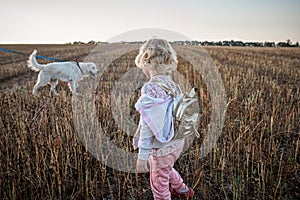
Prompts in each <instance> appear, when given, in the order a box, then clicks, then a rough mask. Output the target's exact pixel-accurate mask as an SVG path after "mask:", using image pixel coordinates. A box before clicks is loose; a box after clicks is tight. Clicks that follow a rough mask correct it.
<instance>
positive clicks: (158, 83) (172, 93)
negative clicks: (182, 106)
mask: <svg viewBox="0 0 300 200" xmlns="http://www.w3.org/2000/svg"><path fill="white" fill-rule="evenodd" d="M151 82H153V83H156V84H157V85H158V86H159V87H160V88H161V89H163V90H164V91H165V92H166V93H167V94H168V95H170V96H171V97H173V98H175V97H176V95H175V94H174V92H173V91H172V90H170V88H168V86H167V85H166V84H164V83H162V82H159V81H155V80H154V81H153V80H152V81H151Z"/></svg>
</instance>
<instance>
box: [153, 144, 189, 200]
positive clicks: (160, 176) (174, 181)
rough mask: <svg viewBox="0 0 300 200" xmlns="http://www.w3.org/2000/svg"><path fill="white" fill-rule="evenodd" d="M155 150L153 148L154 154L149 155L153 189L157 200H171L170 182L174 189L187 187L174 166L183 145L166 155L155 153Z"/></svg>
mask: <svg viewBox="0 0 300 200" xmlns="http://www.w3.org/2000/svg"><path fill="white" fill-rule="evenodd" d="M155 151H156V150H152V154H150V157H149V165H150V185H151V190H152V193H153V197H154V199H155V200H169V199H171V193H170V191H169V184H171V187H172V188H174V189H181V188H184V187H185V184H184V183H183V180H182V178H181V176H180V175H179V173H178V172H177V171H176V170H175V169H174V168H173V166H174V163H175V161H176V160H177V159H178V157H179V155H180V153H181V151H182V147H181V148H178V149H177V150H176V151H175V152H173V153H170V154H168V155H164V156H158V155H155Z"/></svg>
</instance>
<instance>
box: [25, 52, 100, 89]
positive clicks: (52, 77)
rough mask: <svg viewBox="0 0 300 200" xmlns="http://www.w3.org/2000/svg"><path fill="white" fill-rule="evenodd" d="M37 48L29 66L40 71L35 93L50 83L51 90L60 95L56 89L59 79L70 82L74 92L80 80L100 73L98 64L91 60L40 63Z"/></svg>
mask: <svg viewBox="0 0 300 200" xmlns="http://www.w3.org/2000/svg"><path fill="white" fill-rule="evenodd" d="M36 52H37V51H36V50H34V51H33V53H32V54H31V55H30V57H29V60H28V67H29V68H31V69H32V70H34V71H40V73H39V75H38V80H37V83H36V84H35V86H34V89H33V92H32V93H33V94H34V95H36V94H37V90H38V89H39V88H40V87H42V86H44V85H46V84H47V83H49V84H50V85H51V91H52V92H53V93H54V94H55V95H59V94H58V93H57V91H56V85H57V84H58V80H61V81H64V82H68V83H69V87H70V90H71V91H72V93H73V94H78V93H77V92H76V88H77V83H78V81H80V80H82V79H83V77H85V76H88V75H93V76H94V75H96V74H98V73H99V70H98V69H97V67H96V65H95V64H94V63H91V62H53V63H48V64H44V65H43V64H39V63H38V62H37V61H36Z"/></svg>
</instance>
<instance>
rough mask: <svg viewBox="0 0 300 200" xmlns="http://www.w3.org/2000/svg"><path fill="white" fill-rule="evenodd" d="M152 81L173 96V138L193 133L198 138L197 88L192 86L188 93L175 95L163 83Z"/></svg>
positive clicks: (184, 136)
mask: <svg viewBox="0 0 300 200" xmlns="http://www.w3.org/2000/svg"><path fill="white" fill-rule="evenodd" d="M154 82H155V83H156V84H157V85H158V86H159V87H160V88H161V89H163V90H164V91H165V92H166V93H167V94H168V95H170V96H172V97H173V100H174V103H173V108H172V114H173V120H174V121H173V122H174V123H173V124H174V133H175V134H174V139H179V138H186V137H189V136H191V135H195V136H196V137H197V138H199V137H200V134H199V132H198V131H197V127H198V125H197V121H198V114H199V113H198V112H199V105H198V99H197V96H196V92H197V89H196V88H192V89H191V90H190V92H189V93H181V94H180V95H177V96H175V94H174V93H173V92H172V91H171V90H170V89H169V88H168V87H167V86H166V85H165V84H164V83H161V82H158V81H154ZM197 108H198V109H197Z"/></svg>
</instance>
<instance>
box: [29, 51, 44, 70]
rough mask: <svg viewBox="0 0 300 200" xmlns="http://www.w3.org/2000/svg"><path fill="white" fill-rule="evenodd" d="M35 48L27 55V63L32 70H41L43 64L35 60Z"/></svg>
mask: <svg viewBox="0 0 300 200" xmlns="http://www.w3.org/2000/svg"><path fill="white" fill-rule="evenodd" d="M36 52H37V51H36V50H34V51H33V52H32V54H31V55H30V56H29V59H28V61H27V63H28V67H29V68H30V69H32V70H34V71H37V72H38V71H40V70H43V69H44V67H45V66H44V65H41V64H39V63H38V62H37V61H36Z"/></svg>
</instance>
